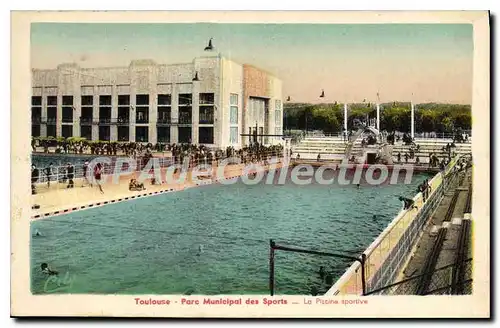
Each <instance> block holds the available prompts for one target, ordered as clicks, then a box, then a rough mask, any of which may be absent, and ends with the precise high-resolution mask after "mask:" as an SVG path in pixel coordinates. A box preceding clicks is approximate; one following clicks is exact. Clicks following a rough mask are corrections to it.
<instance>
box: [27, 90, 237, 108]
mask: <svg viewBox="0 0 500 328" xmlns="http://www.w3.org/2000/svg"><path fill="white" fill-rule="evenodd" d="M234 97H236V98H235V99H236V100H235V101H236V104H237V103H238V95H237V94H231V103H232V101H233V99H234ZM98 98H99V106H111V103H112V101H111V99H112V97H111V95H99V96H98ZM80 99H81V105H82V106H92V105H93V104H94V96H81V97H80ZM192 100H193V95H192V94H191V93H184V94H182V93H181V94H179V95H178V103H179V106H191V104H192ZM157 102H158V106H171V105H172V96H171V95H170V94H159V95H158V96H157ZM135 104H136V105H137V106H149V95H148V94H138V95H136V96H135ZM199 104H200V105H214V104H215V99H214V94H213V93H200V94H199ZM62 105H63V106H73V105H74V102H73V96H62ZM129 105H130V95H118V106H129ZM31 106H32V107H41V106H42V96H32V97H31ZM47 106H57V96H47Z"/></svg>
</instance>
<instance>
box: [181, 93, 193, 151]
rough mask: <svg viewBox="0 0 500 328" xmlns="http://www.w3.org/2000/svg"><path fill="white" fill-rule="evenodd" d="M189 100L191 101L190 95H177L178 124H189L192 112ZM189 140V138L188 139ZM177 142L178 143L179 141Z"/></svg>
mask: <svg viewBox="0 0 500 328" xmlns="http://www.w3.org/2000/svg"><path fill="white" fill-rule="evenodd" d="M191 100H192V95H191V94H190V93H181V94H179V123H180V124H191V119H192V114H193V110H192V108H191ZM179 131H180V130H179ZM190 131H191V130H190ZM179 133H180V132H179ZM190 133H191V132H190ZM179 138H180V136H179ZM189 139H190V140H191V136H190V137H189ZM179 142H180V139H179Z"/></svg>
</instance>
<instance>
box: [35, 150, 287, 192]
mask: <svg viewBox="0 0 500 328" xmlns="http://www.w3.org/2000/svg"><path fill="white" fill-rule="evenodd" d="M259 155H260V157H261V158H262V159H270V158H281V157H283V152H282V151H269V152H266V153H262V154H259ZM234 156H235V157H237V158H240V160H241V161H242V163H245V162H247V163H248V162H250V161H251V160H250V159H249V158H250V156H251V155H248V156H247V157H244V158H241V157H239V156H238V155H234ZM98 158H109V159H111V163H106V162H104V163H103V172H102V174H103V176H109V175H112V174H115V173H116V172H126V170H128V168H129V163H128V161H132V163H135V169H134V170H133V171H132V172H140V171H142V170H143V169H144V168H145V166H146V165H147V163H146V162H145V161H144V160H143V159H142V158H139V159H131V158H128V157H114V156H110V157H107V156H106V155H102V156H100V157H97V156H96V157H94V158H92V161H93V163H94V164H95V163H96V159H98ZM185 158H187V159H188V165H187V166H186V169H188V168H194V167H195V166H197V165H200V164H203V165H212V166H218V165H219V164H220V163H221V162H222V161H224V160H225V159H227V157H226V156H223V157H221V158H219V159H218V160H217V159H215V157H213V159H212V161H211V162H210V160H209V158H208V157H204V158H202V159H199V160H195V159H194V157H193V156H191V157H190V156H185ZM153 159H154V160H157V161H158V164H159V168H160V169H164V168H168V167H170V166H171V165H174V164H178V165H182V166H184V165H185V164H186V163H185V159H184V158H177V160H176V159H175V158H174V157H153ZM97 161H98V160H97ZM117 165H120V166H121V167H117ZM72 166H73V169H74V171H73V172H74V173H73V180H76V181H74V182H75V184H76V185H78V183H77V181H78V180H79V182H81V185H83V183H84V181H85V180H84V178H85V169H84V164H72ZM132 166H134V164H132ZM46 169H47V168H38V170H39V175H38V177H33V178H32V184H34V185H37V184H46V186H47V188H51V187H52V188H58V184H59V183H67V182H68V173H67V165H62V166H52V167H51V169H50V172H47V171H46ZM92 169H93V168H91V167H89V168H88V170H92ZM49 182H51V183H52V184H50V183H49Z"/></svg>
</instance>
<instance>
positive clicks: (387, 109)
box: [284, 102, 472, 133]
mask: <svg viewBox="0 0 500 328" xmlns="http://www.w3.org/2000/svg"><path fill="white" fill-rule="evenodd" d="M376 110H377V109H376V105H375V104H370V103H361V104H349V107H348V119H347V122H348V123H347V124H348V129H352V127H353V120H355V119H361V120H365V119H366V118H369V119H376V117H377V112H376ZM284 115H285V117H284V125H285V129H286V130H323V131H324V132H325V133H335V132H341V131H342V129H343V124H344V105H343V104H339V103H333V104H317V105H313V104H298V103H295V104H285V106H284ZM471 125H472V119H471V107H470V105H457V104H438V103H427V104H418V105H416V106H415V131H416V132H437V133H451V132H453V131H455V130H457V129H461V130H470V129H471ZM410 126H411V104H410V103H404V102H393V103H384V104H381V105H380V128H381V130H386V131H399V132H410Z"/></svg>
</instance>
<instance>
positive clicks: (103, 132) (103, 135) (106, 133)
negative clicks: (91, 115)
mask: <svg viewBox="0 0 500 328" xmlns="http://www.w3.org/2000/svg"><path fill="white" fill-rule="evenodd" d="M110 130H111V129H110V127H109V125H105V126H99V140H101V141H109V140H110V139H111V138H110V137H111V133H110Z"/></svg>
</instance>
